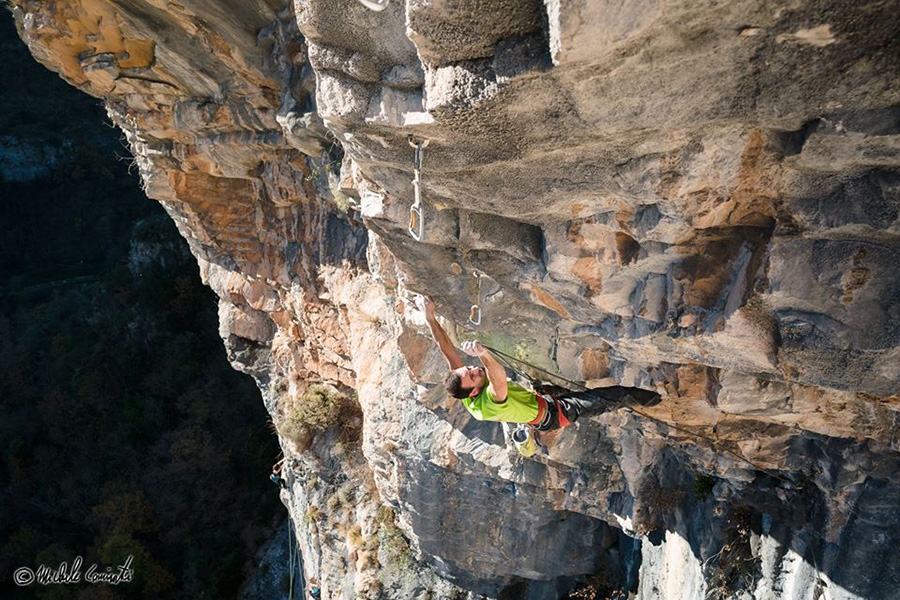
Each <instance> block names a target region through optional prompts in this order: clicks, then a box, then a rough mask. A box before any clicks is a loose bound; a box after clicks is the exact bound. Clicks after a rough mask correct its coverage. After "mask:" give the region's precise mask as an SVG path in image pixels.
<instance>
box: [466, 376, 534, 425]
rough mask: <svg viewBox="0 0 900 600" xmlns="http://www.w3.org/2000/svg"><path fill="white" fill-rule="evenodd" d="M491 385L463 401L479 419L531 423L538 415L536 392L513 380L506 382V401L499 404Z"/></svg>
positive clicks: (467, 408)
mask: <svg viewBox="0 0 900 600" xmlns="http://www.w3.org/2000/svg"><path fill="white" fill-rule="evenodd" d="M488 388H489V386H484V389H482V390H481V392H480V393H479V394H478V395H477V396H473V397H470V398H463V399H462V400H461V402H462V403H463V406H465V407H466V410H468V411H469V412H470V413H472V416H473V417H475V418H476V419H478V420H479V421H504V422H506V423H530V422H531V421H534V420H535V419H536V418H537V416H538V402H537V400H536V399H535V397H534V392H532V391H531V390H526V389H525V388H523V387H522V386H520V385H517V384H515V383H513V382H512V381H507V382H506V402H503V403H501V404H497V402H495V401H494V395H493V394H492V393H491V392H490V391H488Z"/></svg>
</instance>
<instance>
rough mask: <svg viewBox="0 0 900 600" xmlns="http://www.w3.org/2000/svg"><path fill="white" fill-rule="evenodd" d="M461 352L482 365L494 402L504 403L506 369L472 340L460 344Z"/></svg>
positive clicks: (486, 350) (479, 344) (479, 343)
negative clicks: (473, 357) (476, 359)
mask: <svg viewBox="0 0 900 600" xmlns="http://www.w3.org/2000/svg"><path fill="white" fill-rule="evenodd" d="M462 351H463V352H465V353H466V354H468V355H469V356H477V357H478V360H480V361H481V364H482V365H484V371H485V373H486V374H487V378H488V381H489V382H490V385H489V387H490V388H491V394H493V396H494V401H495V402H505V401H506V392H507V390H506V369H504V368H503V365H501V364H500V361H498V360H497V359H496V358H494V357H493V355H491V353H490V351H489V350H488V349H487V348H485V347H484V346H482V345H481V342H479V341H477V340H472V341H468V342H463V343H462Z"/></svg>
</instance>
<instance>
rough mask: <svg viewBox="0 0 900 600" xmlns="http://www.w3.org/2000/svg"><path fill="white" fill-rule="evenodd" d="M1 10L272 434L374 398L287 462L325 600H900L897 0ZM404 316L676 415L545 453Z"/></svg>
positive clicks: (548, 444)
mask: <svg viewBox="0 0 900 600" xmlns="http://www.w3.org/2000/svg"><path fill="white" fill-rule="evenodd" d="M12 4H13V12H14V16H15V18H16V20H17V22H18V24H19V28H20V32H21V35H22V37H23V39H24V40H25V41H26V42H27V43H28V45H29V47H30V49H31V51H32V53H33V54H34V55H35V56H36V57H37V58H38V59H40V60H41V61H42V62H44V63H45V64H47V65H48V66H49V67H50V68H53V69H54V70H57V71H59V72H60V74H61V75H62V76H63V77H64V78H66V80H68V81H69V82H70V83H72V84H73V85H76V86H78V87H79V88H81V89H83V90H85V91H87V92H88V93H91V94H93V95H95V96H98V97H102V98H103V99H104V101H105V102H106V105H107V107H108V110H109V112H110V115H111V116H112V118H113V120H114V121H115V122H116V123H117V124H118V125H119V126H120V127H121V128H122V129H123V131H124V132H125V135H126V136H127V138H128V140H129V142H130V143H131V146H132V148H133V150H134V153H135V157H136V160H137V164H138V165H139V166H140V168H141V172H142V175H143V178H144V183H145V186H146V190H147V193H148V195H150V196H151V197H153V198H155V199H157V200H159V201H160V202H161V203H162V204H163V205H164V206H165V207H166V209H167V210H168V211H169V214H170V215H171V216H172V218H173V219H174V220H175V222H176V223H177V224H178V226H179V228H180V231H181V232H182V234H183V235H184V236H185V237H186V238H187V239H188V241H189V242H190V244H191V248H192V251H193V252H194V254H195V256H196V257H197V259H198V262H199V264H200V270H201V274H202V276H203V277H204V278H205V281H207V283H208V284H209V285H210V286H211V287H212V288H213V289H214V290H216V292H217V293H218V294H219V297H220V299H221V301H220V317H221V333H222V337H223V339H224V340H225V343H226V346H227V348H228V351H229V354H230V356H231V359H232V362H233V364H234V365H235V366H236V368H239V369H241V370H244V371H246V372H249V373H251V374H252V375H253V376H254V377H255V378H256V380H257V381H258V383H259V386H260V389H261V390H262V391H263V395H264V398H265V402H266V405H267V407H268V408H269V410H270V412H271V413H272V414H273V417H274V418H275V419H276V421H278V419H279V418H280V415H281V414H283V413H284V412H285V411H286V410H288V408H287V407H289V406H290V404H291V403H292V402H294V401H295V400H296V399H298V398H300V397H301V396H303V395H304V393H305V392H306V391H307V389H308V388H309V386H310V385H311V384H317V383H325V384H329V385H330V386H332V387H333V388H335V389H337V390H340V391H343V392H344V393H346V394H348V395H351V396H352V399H353V400H352V407H351V408H349V409H347V410H346V411H345V413H346V414H344V416H343V418H342V420H341V422H340V423H339V424H337V425H334V426H332V427H330V428H329V429H328V430H327V431H325V432H322V433H320V434H318V435H317V436H315V438H314V439H313V440H312V441H311V443H309V444H303V445H302V447H298V446H297V445H296V444H293V443H292V442H291V441H290V440H287V439H284V440H283V445H284V446H285V449H286V451H287V452H288V454H289V456H290V457H291V458H290V460H289V463H288V464H289V465H290V466H289V468H288V469H287V473H288V480H289V489H288V491H286V492H285V493H284V499H285V502H286V503H287V504H288V506H289V508H290V510H291V512H292V514H293V516H294V522H295V524H296V527H297V530H298V538H299V540H300V545H301V549H302V551H303V557H304V569H305V572H306V575H307V576H316V577H318V578H319V580H320V582H321V584H322V588H323V591H324V593H325V594H326V597H329V598H336V597H344V598H353V597H371V598H398V599H399V598H435V597H439V598H465V597H470V598H474V597H478V596H479V595H485V596H488V597H492V598H497V597H502V598H556V597H559V596H560V595H564V594H565V593H566V592H567V591H569V590H571V589H572V588H573V587H574V586H575V585H576V584H577V583H578V582H579V581H584V580H585V576H588V575H592V576H595V577H596V578H595V579H594V580H593V581H595V582H600V584H602V585H605V586H606V587H607V588H610V589H627V590H631V591H634V592H635V593H636V594H637V596H638V597H641V598H647V599H649V598H702V597H710V596H713V597H715V596H718V597H741V596H742V597H753V598H816V597H819V596H820V595H821V594H827V595H828V597H833V598H890V597H894V596H895V594H896V589H897V584H898V580H900V558H898V557H900V554H898V553H897V552H895V551H894V549H895V548H896V547H897V545H898V543H900V523H898V516H897V515H898V514H900V510H898V509H900V485H898V483H900V482H898V479H900V473H898V467H900V463H898V450H900V441H898V439H897V424H896V415H897V409H898V405H900V395H898V394H900V277H898V275H897V265H898V264H900V236H898V234H900V227H898V212H900V85H897V83H898V81H900V60H898V57H900V38H898V36H897V35H896V32H897V31H898V30H900V15H898V13H897V11H896V10H894V7H892V6H891V5H890V3H887V2H882V3H869V4H860V5H856V4H854V5H852V6H851V5H849V4H848V3H843V2H836V1H835V2H819V1H817V2H813V1H812V0H809V1H806V0H799V1H797V2H793V3H790V4H785V3H782V2H768V1H757V2H752V3H740V4H741V5H740V6H735V5H733V4H734V3H713V2H700V3H698V2H692V1H688V0H676V1H674V2H665V3H664V2H654V1H652V0H647V1H640V2H628V3H624V2H604V1H590V2H571V1H567V0H552V1H551V0H546V1H545V2H544V3H541V2H506V1H504V2H500V1H487V2H468V1H463V2H449V1H434V2H424V1H418V0H408V1H407V2H405V3H403V2H398V1H396V0H395V1H392V2H390V3H389V4H388V6H387V7H386V8H385V10H383V11H380V12H376V11H372V10H369V9H368V8H366V7H365V6H364V5H363V4H362V3H360V2H357V1H356V0H307V1H303V0H297V1H296V2H295V3H294V4H293V5H291V4H287V3H281V2H260V3H245V2H238V1H237V0H232V1H225V2H216V3H207V2H199V1H195V0H183V1H181V2H179V3H172V2H155V1H139V0H119V1H117V2H107V1H105V0H83V1H81V2H77V1H72V2H25V1H22V0H13V2H12ZM410 135H413V136H414V137H413V141H414V142H415V141H424V140H427V141H428V145H427V147H425V148H424V156H423V160H422V163H421V173H420V178H421V189H422V198H423V214H424V237H423V239H422V240H421V241H420V242H417V241H415V240H413V239H412V238H411V237H410V235H409V233H408V232H407V227H408V225H409V210H410V206H411V204H412V201H413V186H412V183H411V181H412V178H413V168H414V162H413V154H414V150H413V148H412V147H411V146H410V142H409V139H408V136H410ZM476 271H477V272H478V273H479V274H481V275H482V276H481V277H475V276H473V273H474V272H476ZM479 282H480V283H479ZM412 292H424V293H428V294H430V295H432V296H433V297H434V299H435V301H436V303H437V306H438V311H439V312H440V313H441V314H442V315H443V316H444V317H447V318H448V319H449V320H448V321H447V327H448V329H450V330H451V332H452V334H453V335H454V336H459V337H463V336H467V337H479V338H481V339H483V340H485V341H487V342H488V343H489V344H490V345H491V346H493V347H496V348H498V349H501V350H503V351H504V352H507V353H509V354H512V355H515V356H518V357H520V358H522V359H524V360H527V361H528V362H529V363H533V364H536V365H538V366H540V367H542V368H543V369H546V370H549V371H551V372H553V373H558V374H560V375H562V376H563V377H565V378H567V379H571V380H575V381H579V382H588V383H589V384H590V385H591V386H601V385H611V384H620V385H628V386H637V387H643V388H646V389H654V390H657V391H659V392H660V393H661V394H662V395H663V398H664V400H663V402H662V403H660V404H659V405H657V406H654V407H646V408H638V409H637V410H632V411H629V410H626V409H623V408H616V407H609V409H608V410H606V411H605V412H603V413H602V414H597V415H594V416H593V417H591V418H590V419H582V420H581V421H579V422H578V423H577V424H576V425H575V426H573V427H572V428H570V429H568V430H565V431H562V432H559V433H556V434H553V435H549V436H545V437H544V439H543V442H544V444H545V452H543V453H541V454H540V455H538V456H537V457H535V458H532V459H527V460H526V459H522V458H520V457H519V456H518V455H517V454H516V453H515V451H514V450H513V449H512V448H511V446H509V445H508V444H506V442H505V438H504V434H503V431H502V430H501V428H500V426H499V425H496V424H491V423H479V422H477V421H473V420H471V419H470V418H469V417H468V415H467V413H466V412H465V411H464V410H463V409H462V408H461V407H460V406H459V404H458V403H457V402H455V401H452V400H449V399H447V398H446V397H445V394H444V393H443V392H442V391H441V389H440V385H439V382H440V380H441V378H442V377H441V375H442V368H443V361H442V359H441V358H440V356H439V355H437V354H436V351H435V349H434V347H433V345H432V344H431V342H430V340H429V338H428V337H427V332H426V330H425V329H424V328H423V323H422V317H421V315H419V314H418V313H417V312H416V310H415V309H414V308H413V306H412V304H411V302H410V294H411V293H412ZM475 303H477V304H478V306H479V307H480V309H481V312H482V323H481V324H480V325H479V326H478V327H475V326H473V325H471V324H467V317H468V316H469V314H470V307H471V305H472V304H475ZM453 323H455V324H456V325H455V326H454V325H453ZM557 383H558V382H557ZM351 390H352V393H351ZM387 507H390V509H391V510H388V508H387ZM401 532H402V534H403V535H400V533H401ZM404 536H405V539H408V540H409V543H410V546H409V547H407V546H405V544H406V541H405V539H404ZM598 585H599V584H598Z"/></svg>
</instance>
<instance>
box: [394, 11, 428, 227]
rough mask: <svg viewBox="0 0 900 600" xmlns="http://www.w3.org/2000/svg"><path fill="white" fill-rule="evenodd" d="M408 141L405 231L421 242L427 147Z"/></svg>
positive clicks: (411, 140) (423, 221) (422, 142)
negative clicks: (411, 196) (408, 201)
mask: <svg viewBox="0 0 900 600" xmlns="http://www.w3.org/2000/svg"><path fill="white" fill-rule="evenodd" d="M385 4H387V0H385ZM408 140H409V145H410V146H412V147H413V148H415V149H416V152H415V154H414V155H413V180H412V185H413V193H414V194H415V200H414V201H413V205H412V206H411V207H410V209H409V227H407V231H409V235H411V236H412V238H413V239H414V240H416V241H417V242H421V241H422V238H424V237H425V214H424V212H423V211H422V190H421V189H420V187H421V181H420V179H419V172H420V171H421V169H422V157H423V155H424V154H425V147H426V146H428V140H424V141H420V142H416V141H414V140H413V136H412V135H411V134H410V136H409V138H408Z"/></svg>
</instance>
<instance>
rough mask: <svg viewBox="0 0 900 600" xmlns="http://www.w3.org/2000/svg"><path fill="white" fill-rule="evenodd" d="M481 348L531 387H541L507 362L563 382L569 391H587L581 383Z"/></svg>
mask: <svg viewBox="0 0 900 600" xmlns="http://www.w3.org/2000/svg"><path fill="white" fill-rule="evenodd" d="M482 346H484V347H485V348H486V349H487V350H490V351H491V353H492V354H494V355H495V356H497V358H499V359H500V362H502V363H504V364H505V365H506V366H507V367H509V368H510V369H512V370H513V371H514V372H516V373H518V374H519V375H521V376H522V377H524V378H525V379H527V380H528V381H529V382H531V385H533V386H536V387H541V382H540V381H538V380H537V379H535V378H534V377H532V376H530V375H528V374H527V373H525V372H523V371H521V370H519V369H517V368H516V367H515V366H514V365H513V364H511V363H510V362H509V361H514V362H516V363H519V364H522V365H525V366H526V367H528V368H530V369H534V370H535V371H539V372H541V373H543V374H544V375H548V376H550V377H551V378H552V379H557V380H559V381H563V382H565V384H566V386H567V387H568V389H570V390H573V391H576V392H586V391H587V390H588V388H587V387H586V386H585V385H584V384H583V383H579V382H577V381H572V380H571V379H566V378H565V377H563V376H562V375H560V374H558V373H552V372H550V371H548V370H546V369H542V368H541V367H539V366H537V365H533V364H531V363H530V362H527V361H524V360H522V359H521V358H516V357H515V356H510V355H509V354H506V353H505V352H502V351H500V350H497V349H496V348H491V347H490V346H485V345H484V344H482Z"/></svg>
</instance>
